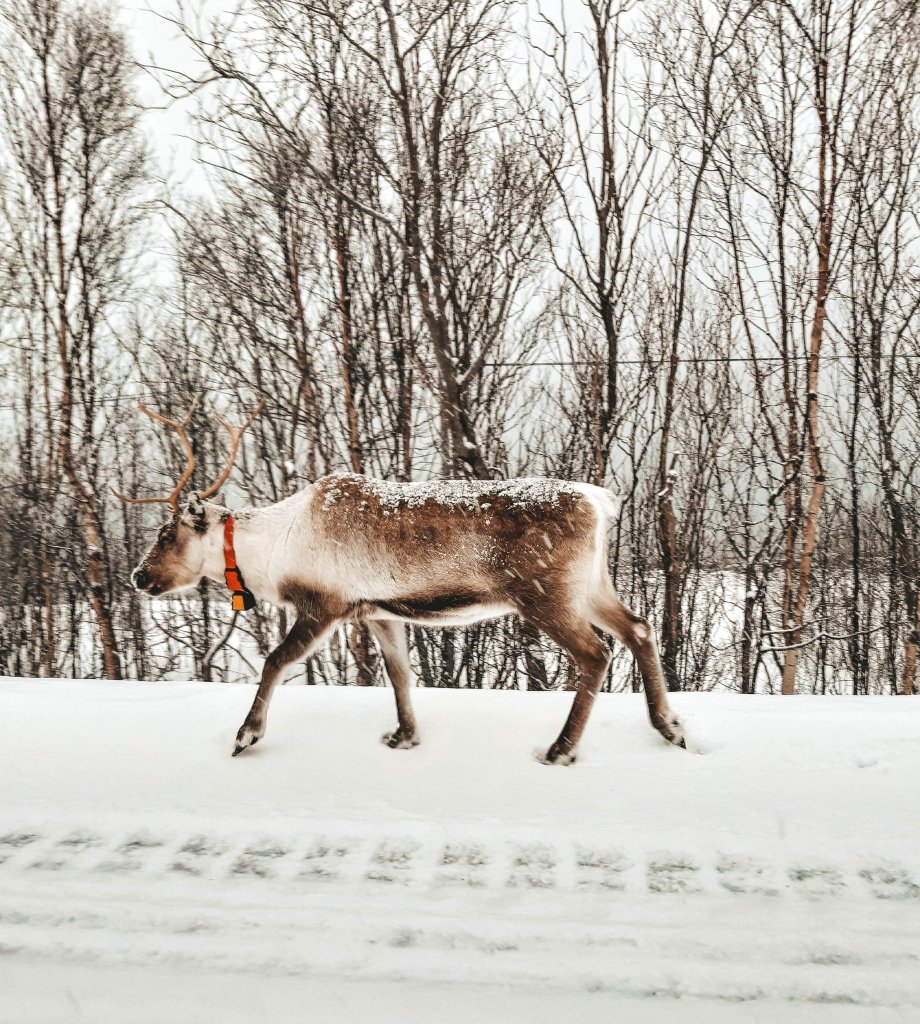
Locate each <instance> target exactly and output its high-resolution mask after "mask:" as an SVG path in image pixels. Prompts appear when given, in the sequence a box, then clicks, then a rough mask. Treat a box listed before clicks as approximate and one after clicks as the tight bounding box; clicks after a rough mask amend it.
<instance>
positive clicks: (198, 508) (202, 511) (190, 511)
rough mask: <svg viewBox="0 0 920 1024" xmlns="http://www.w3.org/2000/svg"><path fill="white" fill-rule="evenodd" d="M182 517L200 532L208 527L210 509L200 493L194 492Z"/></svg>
mask: <svg viewBox="0 0 920 1024" xmlns="http://www.w3.org/2000/svg"><path fill="white" fill-rule="evenodd" d="M182 518H183V519H184V520H185V521H186V522H187V523H188V524H189V526H193V527H194V528H195V529H196V530H197V531H198V532H199V533H204V531H205V530H206V529H207V528H208V510H207V508H206V507H205V504H204V502H203V501H202V500H201V496H200V495H199V494H193V495H192V496H191V498H189V500H188V504H187V505H186V506H185V508H184V509H183V510H182Z"/></svg>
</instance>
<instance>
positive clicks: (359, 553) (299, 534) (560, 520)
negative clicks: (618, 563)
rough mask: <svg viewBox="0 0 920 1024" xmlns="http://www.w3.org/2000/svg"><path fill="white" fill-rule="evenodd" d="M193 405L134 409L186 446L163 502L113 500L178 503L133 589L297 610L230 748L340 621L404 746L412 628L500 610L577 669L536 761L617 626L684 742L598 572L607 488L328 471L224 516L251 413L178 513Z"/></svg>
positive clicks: (660, 721)
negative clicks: (364, 647)
mask: <svg viewBox="0 0 920 1024" xmlns="http://www.w3.org/2000/svg"><path fill="white" fill-rule="evenodd" d="M259 408H261V405H260V406H259ZM193 410H194V406H193V407H192V409H190V410H189V412H188V414H187V415H186V416H185V417H184V419H182V420H169V419H166V418H165V417H163V416H160V415H158V414H157V413H154V412H151V411H150V410H149V409H146V408H145V407H143V406H141V411H142V412H144V413H145V414H146V415H148V416H150V417H151V418H152V419H154V420H156V421H158V422H159V423H162V424H164V425H166V426H169V427H171V428H173V429H174V430H175V431H176V432H177V434H178V436H179V440H180V442H181V443H182V446H183V448H184V450H185V454H186V468H185V471H184V472H183V474H182V476H181V477H180V479H179V481H178V482H177V484H176V486H175V487H174V488H173V491H172V492H171V493H170V494H169V495H168V496H166V497H157V498H128V497H125V496H124V495H121V494H118V493H117V492H115V493H116V497H118V498H119V499H120V500H122V501H126V502H142V503H147V502H163V503H165V504H167V505H168V506H169V507H170V508H171V510H172V515H171V518H170V520H169V521H168V522H167V523H166V524H165V525H164V526H162V527H161V528H160V531H159V535H158V537H157V540H156V542H155V543H154V544H153V546H152V547H151V548H150V550H149V551H148V552H147V554H146V555H145V556H144V559H143V561H142V562H141V563H140V565H139V566H138V567H137V568H136V569H135V570H134V571H133V573H132V575H131V579H132V582H133V584H134V586H135V587H136V588H137V589H138V590H140V591H145V592H146V593H148V594H150V595H152V596H154V597H156V596H159V595H161V594H169V593H173V592H175V591H179V590H185V589H189V588H191V587H194V586H195V585H196V584H197V583H198V582H199V580H200V579H201V578H202V577H207V578H208V579H211V580H214V581H217V582H225V583H227V585H228V586H229V587H230V589H231V591H232V592H233V600H234V607H235V608H243V607H250V606H251V605H252V604H254V603H255V600H256V599H260V600H264V601H269V602H271V603H272V604H276V605H286V606H288V607H290V608H292V609H293V610H294V612H295V614H296V620H295V622H294V625H293V626H292V628H291V630H290V632H289V633H288V635H287V636H286V637H285V639H284V640H283V641H282V642H281V644H279V646H278V647H277V648H275V650H274V651H272V652H271V654H269V656H268V658H267V659H266V661H265V665H264V667H263V670H262V678H261V682H260V683H259V688H258V692H257V693H256V696H255V699H254V701H253V704H252V707H251V709H250V711H249V714H248V715H247V716H246V719H245V721H244V722H243V724H242V726H241V727H240V729H239V732H238V733H237V736H236V742H235V745H234V748H233V756H234V757H235V756H236V755H238V754H239V753H240V752H241V751H243V750H245V749H247V748H248V747H252V746H255V744H256V743H258V742H259V740H261V739H262V738H263V736H264V735H265V724H266V716H267V713H268V707H269V701H270V700H271V696H272V691H273V690H274V688H275V684H276V683H277V681H278V678H279V677H280V676H281V674H282V672H283V670H284V669H285V667H286V666H288V665H290V664H291V663H292V662H295V661H298V660H302V659H306V658H308V657H310V656H311V655H312V654H313V653H314V652H315V651H317V650H318V649H319V648H320V647H321V646H322V645H323V643H324V642H325V641H326V640H327V638H328V637H329V635H330V633H331V632H332V631H333V630H334V629H335V628H336V627H337V626H339V625H340V624H341V623H343V622H345V621H348V620H352V621H360V622H364V623H366V624H367V626H368V627H369V628H370V631H371V633H372V634H373V636H374V637H375V639H376V640H377V643H378V644H379V646H380V651H381V654H382V655H383V662H384V665H385V666H386V671H387V675H388V676H389V678H390V682H391V683H392V685H393V690H394V691H395V695H396V715H397V726H396V728H395V729H394V730H393V731H392V732H388V733H386V734H385V735H384V736H383V742H384V743H385V744H386V745H387V746H388V747H391V748H394V749H400V750H402V749H407V748H411V747H415V746H417V745H418V743H419V730H418V727H417V725H416V720H415V715H414V713H413V711H412V704H411V701H410V699H409V686H410V667H409V651H408V644H407V637H406V623H419V624H421V625H425V626H448V627H449V626H466V625H470V624H471V623H474V622H480V621H482V620H484V619H490V618H496V617H498V616H503V615H508V614H516V615H519V616H521V618H522V619H524V620H525V621H526V622H528V623H530V624H531V625H533V626H535V627H537V628H538V629H540V630H542V631H543V632H544V633H545V634H546V635H547V636H549V637H550V638H551V639H552V640H554V641H555V642H556V643H557V644H558V645H559V646H560V647H562V648H563V650H565V651H566V652H567V653H568V655H569V656H570V657H571V659H572V661H573V662H574V663H575V665H576V666H577V668H578V670H579V682H578V688H577V690H576V693H575V698H574V702H573V704H572V708H571V711H570V713H569V716H568V718H567V719H566V722H565V725H564V726H563V727H562V731H561V732H560V734H559V737H558V738H557V739H556V741H555V742H554V743H553V744H552V746H551V747H550V748H549V749H548V750H547V751H546V752H545V753H544V754H541V755H540V757H539V759H540V760H541V761H543V763H545V764H558V765H567V764H571V763H572V762H573V761H574V760H575V755H576V748H577V746H578V742H579V740H580V739H581V736H582V733H583V732H584V729H585V725H586V723H587V720H588V716H589V714H590V712H591V707H592V705H593V703H594V698H595V695H596V694H597V692H598V690H599V689H600V686H601V683H602V681H603V678H604V674H605V672H606V671H607V667H608V665H609V663H610V652H609V650H608V648H607V645H606V644H605V642H604V640H603V639H602V637H601V635H600V634H601V633H610V634H613V636H615V637H616V638H617V639H619V640H621V641H622V642H623V643H624V644H625V645H626V646H627V647H628V648H629V649H630V651H631V652H632V653H633V655H634V657H635V658H636V662H637V664H638V667H639V672H640V674H641V676H642V680H643V682H644V684H645V696H646V700H647V703H648V712H649V717H650V719H651V724H652V725H653V727H654V728H655V729H657V730H658V732H659V733H661V735H662V736H663V737H664V738H665V739H666V740H668V741H669V742H670V743H673V744H676V745H677V746H680V747H683V746H685V743H684V736H683V729H682V726H681V724H680V721H679V720H678V718H677V717H676V716H675V715H674V714H673V713H672V711H671V710H670V708H669V706H668V699H667V691H666V687H665V685H664V677H663V674H662V670H661V663H660V661H659V658H658V650H657V646H656V644H655V639H654V636H653V633H652V628H651V626H650V625H649V623H648V621H647V620H646V619H644V618H642V617H641V616H639V615H636V614H635V613H634V612H632V611H630V609H629V608H627V607H626V605H624V604H623V603H622V602H621V601H620V600H619V598H618V597H617V594H616V592H615V590H614V587H613V583H612V581H611V579H610V576H609V574H608V569H607V538H606V534H607V527H608V524H609V523H610V522H611V520H612V519H614V518H615V517H616V516H617V515H618V514H619V505H618V503H617V501H616V499H615V498H614V496H613V494H612V493H611V492H609V491H607V490H605V489H604V488H601V487H595V486H592V485H589V484H582V483H569V482H567V481H563V480H552V479H544V478H530V479H516V480H500V481H479V480H476V481H473V480H441V481H435V482H430V483H390V482H385V481H382V480H375V479H372V478H369V477H366V476H361V475H358V474H355V473H334V474H331V475H329V476H325V477H322V478H321V479H319V480H317V481H316V482H315V483H313V484H310V485H308V486H307V487H306V488H305V489H304V490H302V491H300V492H299V493H297V494H295V495H293V496H292V497H290V498H286V499H285V500H283V501H280V502H277V503H276V504H274V505H269V506H268V507H265V508H259V509H245V510H243V511H240V512H231V511H230V510H229V509H228V508H225V507H223V506H222V505H220V504H217V503H215V502H211V501H208V500H207V499H208V498H210V497H212V496H213V495H215V494H217V492H218V491H219V489H220V488H221V487H222V486H223V484H224V482H225V481H226V480H227V478H228V477H229V475H230V471H231V469H232V467H233V462H234V459H235V456H236V452H237V449H238V447H239V442H240V437H241V436H242V434H243V432H244V431H245V429H246V428H247V427H248V426H249V424H250V423H251V422H252V420H253V419H254V417H255V415H256V414H257V413H258V411H259V409H256V411H255V412H254V413H253V414H252V416H250V417H249V419H248V420H247V421H246V423H245V424H244V425H243V426H242V427H239V428H233V427H231V426H229V424H227V423H223V426H224V427H225V429H226V430H227V431H228V433H229V435H230V452H229V457H228V459H227V463H226V466H225V468H224V470H223V472H222V473H221V474H220V476H219V477H218V479H217V480H216V481H215V482H214V483H213V484H211V486H210V487H208V488H207V489H206V490H204V491H201V492H200V493H197V494H193V495H192V496H191V498H190V499H189V500H188V501H187V502H186V504H185V505H184V507H180V504H179V495H180V494H181V492H182V490H183V489H184V488H185V486H186V485H187V484H188V482H189V480H190V479H191V476H192V473H193V471H194V468H195V458H194V454H193V451H192V446H191V444H190V443H189V440H188V436H187V429H186V428H187V427H188V424H189V421H190V419H191V415H192V412H193ZM244 579H245V582H244Z"/></svg>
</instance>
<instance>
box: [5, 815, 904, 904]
mask: <svg viewBox="0 0 920 1024" xmlns="http://www.w3.org/2000/svg"><path fill="white" fill-rule="evenodd" d="M58 872H60V873H64V874H68V875H69V874H74V873H77V874H95V875H106V874H112V875H148V876H149V875H155V876H161V877H163V876H168V875H171V874H176V875H185V876H188V877H189V878H200V879H203V880H211V881H213V880H217V879H222V880H224V881H226V882H258V881H261V882H266V883H275V884H277V883H283V884H290V883H295V884H309V883H316V884H332V883H337V882H338V883H341V882H348V883H350V884H355V883H357V884H362V885H366V886H370V887H411V888H413V889H422V890H429V889H431V890H436V889H449V888H457V889H484V890H495V889H509V890H547V891H561V892H571V891H577V892H596V893H609V894H616V893H623V894H628V893H637V892H643V893H648V894H653V895H656V896H661V897H667V896H703V895H707V894H708V895H716V894H717V895H726V894H728V895H733V896H746V897H767V898H773V899H781V898H790V897H793V898H794V897H797V898H803V899H809V900H829V899H836V898H840V897H847V898H856V899H876V900H894V901H902V900H917V899H920V872H918V871H917V870H916V869H914V868H911V867H908V866H907V865H904V864H899V863H896V862H892V861H888V860H884V859H880V860H878V861H877V862H874V863H866V864H863V865H861V866H859V867H852V866H850V867H847V866H844V865H841V864H834V863H833V862H832V861H826V860H822V861H821V862H817V863H807V862H804V861H802V860H795V861H792V862H790V863H787V864H785V865H783V864H777V863H771V862H768V861H766V860H764V859H762V858H758V857H756V856H747V855H744V856H738V855H730V854H721V853H718V852H716V853H714V854H713V856H712V858H711V860H709V861H708V862H704V861H702V860H701V859H700V857H699V856H698V855H697V854H692V855H691V854H687V853H682V852H680V851H675V850H656V851H650V852H649V851H636V850H627V849H625V848H620V847H616V846H594V845H587V844H584V843H581V842H577V841H576V842H564V841H556V842H552V843H550V842H540V841H518V840H515V839H514V838H507V839H506V838H503V839H501V840H497V839H496V840H492V841H489V842H483V841H481V840H470V839H466V838H459V839H439V840H432V839H428V840H423V839H419V838H418V837H417V836H412V835H400V834H399V833H398V832H394V833H386V834H380V835H365V836H359V835H355V834H354V833H353V832H351V833H350V832H348V831H347V830H345V829H343V830H342V831H341V832H339V833H332V832H330V831H328V830H327V831H324V832H321V833H317V834H312V835H306V836H303V837H302V838H298V839H291V838H290V837H289V836H285V837H279V836H271V835H267V834H263V835H260V836H259V837H258V838H256V839H246V840H241V839H240V838H239V837H238V836H234V835H232V834H228V833H225V834H221V833H215V832H194V831H192V832H189V833H187V834H183V835H157V834H155V833H151V832H148V831H143V830H139V831H135V832H129V833H116V834H106V833H105V832H103V831H97V830H94V829H91V828H87V829H68V830H65V831H62V832H61V833H60V834H53V833H52V834H49V833H42V832H39V831H33V830H30V829H27V828H24V829H20V830H16V829H7V830H6V831H5V832H3V833H2V834H0V877H4V876H8V875H9V874H11V873H16V874H20V875H28V874H32V873H35V874H39V873H49V874H50V873H58Z"/></svg>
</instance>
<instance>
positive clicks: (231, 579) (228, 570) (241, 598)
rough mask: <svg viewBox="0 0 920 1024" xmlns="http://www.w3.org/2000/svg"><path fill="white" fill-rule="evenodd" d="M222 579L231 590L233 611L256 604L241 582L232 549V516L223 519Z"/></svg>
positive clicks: (246, 610) (240, 575)
mask: <svg viewBox="0 0 920 1024" xmlns="http://www.w3.org/2000/svg"><path fill="white" fill-rule="evenodd" d="M224 579H225V580H226V581H227V587H228V588H229V589H230V591H231V597H230V607H231V608H232V609H233V610H234V611H235V612H248V611H249V609H250V608H254V607H255V605H256V598H255V595H254V594H253V592H252V591H251V590H250V589H249V588H248V587H247V586H246V584H245V583H244V582H243V574H242V573H241V572H240V569H239V566H238V565H237V564H236V552H235V551H234V550H233V516H232V515H229V516H227V518H226V519H225V520H224Z"/></svg>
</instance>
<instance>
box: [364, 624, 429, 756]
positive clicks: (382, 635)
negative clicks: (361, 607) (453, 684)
mask: <svg viewBox="0 0 920 1024" xmlns="http://www.w3.org/2000/svg"><path fill="white" fill-rule="evenodd" d="M367 624H368V626H370V629H371V632H372V633H373V634H374V636H375V637H376V639H377V643H378V644H380V653H381V654H382V655H383V663H384V665H386V669H387V675H388V676H389V677H390V682H391V683H392V684H393V692H394V693H395V695H396V717H397V726H396V730H395V731H394V732H388V733H385V734H384V735H383V736H382V737H381V739H382V741H383V742H384V743H385V744H386V745H387V746H388V747H390V748H391V749H393V750H408V749H409V748H410V747H417V746H418V745H419V736H418V727H417V726H416V724H415V714H414V713H413V711H412V703H411V702H410V700H409V680H410V671H411V670H410V668H409V644H408V641H407V640H406V627H405V626H404V625H403V624H402V623H401V622H388V621H387V620H386V619H376V620H374V619H371V620H370V621H369V622H368V623H367Z"/></svg>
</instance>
